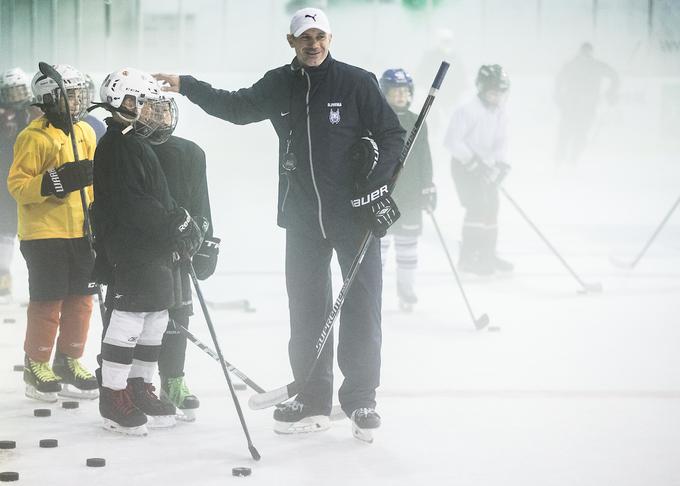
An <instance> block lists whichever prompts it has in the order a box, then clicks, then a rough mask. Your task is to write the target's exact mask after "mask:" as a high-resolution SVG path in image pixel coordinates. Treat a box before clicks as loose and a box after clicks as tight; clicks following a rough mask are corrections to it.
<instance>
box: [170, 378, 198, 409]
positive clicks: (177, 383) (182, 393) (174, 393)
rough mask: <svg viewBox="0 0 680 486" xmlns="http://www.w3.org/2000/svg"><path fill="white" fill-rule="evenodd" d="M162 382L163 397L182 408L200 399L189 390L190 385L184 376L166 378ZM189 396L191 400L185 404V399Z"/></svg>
mask: <svg viewBox="0 0 680 486" xmlns="http://www.w3.org/2000/svg"><path fill="white" fill-rule="evenodd" d="M161 382H162V386H161V397H162V398H164V399H166V400H168V401H169V402H170V403H172V404H173V405H174V406H176V407H177V408H179V409H182V408H184V407H186V405H191V404H192V403H193V402H197V401H198V399H197V398H196V397H195V396H194V395H192V393H191V392H190V391H189V387H187V384H186V383H185V381H184V377H183V376H178V377H176V378H164V379H162V380H161ZM187 398H189V402H188V403H187V404H185V403H184V401H185V400H186V399H187ZM190 408H196V407H190Z"/></svg>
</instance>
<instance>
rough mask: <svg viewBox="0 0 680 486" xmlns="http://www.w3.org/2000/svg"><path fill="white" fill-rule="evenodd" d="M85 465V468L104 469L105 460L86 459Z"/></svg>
mask: <svg viewBox="0 0 680 486" xmlns="http://www.w3.org/2000/svg"><path fill="white" fill-rule="evenodd" d="M85 465H86V466H87V467H104V466H106V459H104V458H103V457H88V458H87V460H86V461H85Z"/></svg>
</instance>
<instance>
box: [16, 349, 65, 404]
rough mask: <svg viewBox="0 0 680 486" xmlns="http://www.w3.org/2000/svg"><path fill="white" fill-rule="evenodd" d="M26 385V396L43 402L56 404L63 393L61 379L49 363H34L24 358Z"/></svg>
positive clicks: (26, 357)
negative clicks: (59, 395) (58, 395)
mask: <svg viewBox="0 0 680 486" xmlns="http://www.w3.org/2000/svg"><path fill="white" fill-rule="evenodd" d="M24 383H26V392H25V394H26V396H27V397H28V398H34V399H36V400H42V401H43V402H56V401H57V393H59V392H60V391H61V385H60V384H59V377H58V376H57V375H55V374H54V371H52V368H50V364H49V363H42V362H40V361H33V360H32V359H31V358H29V357H28V356H24Z"/></svg>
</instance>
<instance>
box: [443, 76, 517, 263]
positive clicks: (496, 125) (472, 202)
mask: <svg viewBox="0 0 680 486" xmlns="http://www.w3.org/2000/svg"><path fill="white" fill-rule="evenodd" d="M476 85H477V96H475V97H474V98H473V99H472V100H469V101H467V102H465V103H463V104H462V105H460V106H459V107H458V108H457V109H456V110H455V111H454V113H453V115H452V117H451V122H450V124H449V128H448V130H447V133H446V138H445V146H446V148H447V149H448V150H449V152H450V153H451V157H452V158H451V172H452V175H453V180H454V182H455V184H456V190H457V192H458V198H459V199H460V202H461V204H462V205H463V207H464V208H465V219H464V221H463V231H462V245H461V249H460V259H459V261H458V268H459V269H460V270H461V271H463V272H469V273H474V274H477V275H492V274H493V273H494V272H496V271H499V272H510V271H512V270H513V268H514V267H513V265H512V264H511V263H510V262H507V261H505V260H502V259H501V258H499V257H498V255H497V254H496V241H497V239H498V206H499V201H498V184H499V183H500V182H501V180H502V178H503V176H504V175H505V174H506V173H507V170H508V169H509V166H508V164H507V153H506V150H507V116H506V112H505V99H506V97H507V92H508V89H509V88H510V80H509V78H508V75H507V74H506V72H505V71H504V70H503V68H502V67H501V66H499V65H498V64H494V65H484V66H482V67H480V68H479V72H478V73H477V80H476Z"/></svg>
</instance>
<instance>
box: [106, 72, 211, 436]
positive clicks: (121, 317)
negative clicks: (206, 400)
mask: <svg viewBox="0 0 680 486" xmlns="http://www.w3.org/2000/svg"><path fill="white" fill-rule="evenodd" d="M100 95H101V100H102V101H101V103H100V104H99V106H102V107H104V108H106V109H107V110H109V111H110V112H111V115H112V116H111V118H109V119H107V124H108V130H107V132H106V134H105V135H104V136H103V137H102V139H101V140H100V142H99V145H98V147H97V151H96V154H95V170H94V191H95V195H96V197H97V200H96V202H95V204H94V209H93V215H94V218H93V221H94V225H95V234H96V237H97V249H98V253H97V259H98V260H99V259H100V258H102V260H103V261H106V262H108V265H109V266H110V268H111V275H110V280H109V282H108V283H109V287H108V296H109V299H108V302H109V303H110V306H109V307H110V309H109V314H110V316H109V318H108V319H107V321H108V322H107V323H105V325H106V329H105V334H104V337H103V342H102V351H101V358H102V363H101V370H100V371H101V389H100V399H99V411H100V414H101V415H102V417H103V418H104V427H105V428H106V429H107V430H111V431H115V432H121V433H125V434H132V435H145V434H146V432H147V430H146V425H145V424H146V423H147V416H149V417H150V418H152V421H151V422H150V423H149V426H150V427H170V426H172V425H174V423H175V407H174V406H172V404H169V403H166V402H162V401H161V400H159V399H158V397H157V396H156V395H155V394H154V387H153V385H152V379H153V376H154V374H155V371H156V364H157V361H158V356H159V353H160V350H161V340H162V338H163V333H164V332H165V330H166V328H167V325H168V309H170V308H172V307H174V306H175V293H174V281H173V270H174V266H175V262H174V261H173V260H176V258H174V256H175V255H180V256H181V257H182V258H190V257H191V256H192V255H193V254H194V253H195V252H196V250H197V249H198V247H199V246H200V243H201V238H202V235H201V230H200V229H199V228H198V226H197V225H196V223H195V222H194V220H193V219H192V218H191V216H190V215H189V213H187V211H186V210H185V209H184V208H181V207H178V206H177V205H176V204H175V202H174V201H173V199H172V198H171V196H170V192H169V191H168V186H167V183H166V180H165V176H164V175H163V171H162V170H161V167H160V164H159V163H158V158H157V157H156V154H155V153H154V151H153V149H152V148H151V145H150V144H149V143H148V141H147V140H146V139H145V138H146V137H148V136H149V135H151V134H152V133H153V131H154V130H155V129H156V128H158V126H160V120H161V117H162V116H163V104H164V100H163V99H161V96H160V93H159V92H158V89H157V85H156V82H155V80H154V79H153V78H152V77H151V76H149V75H148V74H146V73H143V72H141V71H138V70H136V69H132V68H124V69H121V70H119V71H115V72H113V73H111V74H109V75H108V76H107V77H106V79H105V80H104V82H103V84H102V87H101V90H100Z"/></svg>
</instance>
